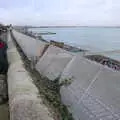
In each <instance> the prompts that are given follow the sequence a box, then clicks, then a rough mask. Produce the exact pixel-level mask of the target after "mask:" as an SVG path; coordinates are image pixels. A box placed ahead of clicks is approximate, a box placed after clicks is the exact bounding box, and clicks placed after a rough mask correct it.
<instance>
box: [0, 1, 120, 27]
mask: <svg viewBox="0 0 120 120" xmlns="http://www.w3.org/2000/svg"><path fill="white" fill-rule="evenodd" d="M0 21H1V22H3V23H12V24H17V25H25V24H27V25H112V26H113V25H119V26H120V0H0Z"/></svg>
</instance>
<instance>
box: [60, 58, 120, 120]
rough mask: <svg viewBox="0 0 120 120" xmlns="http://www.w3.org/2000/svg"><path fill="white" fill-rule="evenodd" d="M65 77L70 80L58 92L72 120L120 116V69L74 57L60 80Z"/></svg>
mask: <svg viewBox="0 0 120 120" xmlns="http://www.w3.org/2000/svg"><path fill="white" fill-rule="evenodd" d="M66 79H67V80H71V83H70V84H68V85H67V84H65V85H63V86H62V87H61V89H60V94H61V98H62V101H63V103H64V104H65V105H67V106H68V109H69V110H70V111H71V112H72V114H73V117H74V118H75V120H79V119H81V120H118V119H120V113H119V110H120V104H119V100H120V97H119V95H120V89H119V87H120V72H116V71H113V70H111V69H109V68H107V67H104V66H102V65H100V64H98V63H95V62H92V61H90V60H87V59H85V58H82V57H80V56H75V57H74V58H73V59H72V60H71V62H70V63H69V64H68V65H67V67H66V68H65V69H64V71H63V74H62V77H61V79H60V83H62V82H63V81H64V80H66ZM63 83H65V82H63Z"/></svg>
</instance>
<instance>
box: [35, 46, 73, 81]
mask: <svg viewBox="0 0 120 120" xmlns="http://www.w3.org/2000/svg"><path fill="white" fill-rule="evenodd" d="M72 57H73V54H72V53H70V52H67V51H65V50H63V49H61V48H58V47H55V46H52V45H51V46H49V47H48V49H47V50H46V52H45V53H44V55H43V56H42V57H41V58H40V59H39V61H38V63H37V64H36V69H37V71H38V72H39V73H40V74H42V75H44V76H46V77H48V79H49V80H56V79H57V78H59V77H60V75H61V73H62V72H63V70H64V68H65V67H66V65H67V64H68V63H69V61H70V60H71V59H72Z"/></svg>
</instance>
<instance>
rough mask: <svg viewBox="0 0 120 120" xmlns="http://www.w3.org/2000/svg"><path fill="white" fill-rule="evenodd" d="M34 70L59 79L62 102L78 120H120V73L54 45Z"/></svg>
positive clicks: (52, 78)
mask: <svg viewBox="0 0 120 120" xmlns="http://www.w3.org/2000/svg"><path fill="white" fill-rule="evenodd" d="M13 33H14V36H15V34H16V31H14V32H13ZM20 34H21V33H20ZM17 36H19V34H17V35H16V41H17V42H18V44H19V39H17V38H19V37H20V36H19V37H17ZM22 37H23V36H22ZM21 39H22V38H21ZM29 40H30V39H29ZM24 42H25V43H27V40H26V39H24V41H23V43H24ZM29 42H30V41H29ZM21 48H22V49H23V48H24V47H23V46H21ZM27 49H28V50H27V51H29V49H30V48H27ZM23 51H24V49H23ZM25 54H26V55H27V53H25ZM34 55H35V54H34ZM34 55H33V56H34ZM12 58H13V57H12ZM12 58H11V59H12ZM15 60H16V59H15ZM35 68H36V70H37V71H38V72H39V73H40V74H42V75H44V76H46V77H48V78H49V80H52V81H54V80H56V79H59V83H60V86H61V87H60V95H61V100H62V102H63V103H64V104H65V105H66V106H67V107H68V109H69V111H70V112H71V113H72V115H73V117H74V119H75V120H120V97H119V96H120V72H118V71H114V70H112V69H110V68H108V67H106V66H103V65H101V64H99V63H96V62H93V61H91V60H88V59H86V58H84V57H81V56H79V55H74V54H72V53H70V52H68V51H65V50H63V49H61V48H58V47H55V46H49V47H48V49H47V50H46V51H45V53H44V54H43V56H42V57H41V58H40V59H39V60H38V62H37V64H36V66H35Z"/></svg>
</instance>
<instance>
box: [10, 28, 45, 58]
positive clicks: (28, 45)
mask: <svg viewBox="0 0 120 120" xmlns="http://www.w3.org/2000/svg"><path fill="white" fill-rule="evenodd" d="M12 33H13V36H14V38H15V39H16V41H17V43H18V44H19V45H20V47H21V49H22V50H23V51H24V53H25V55H26V56H27V57H28V59H29V60H31V59H33V58H35V57H38V58H39V57H40V56H41V55H42V53H43V51H44V48H45V47H46V45H47V43H45V42H42V41H40V40H37V39H34V38H32V37H30V36H27V35H25V34H22V33H20V32H17V31H15V30H13V31H12Z"/></svg>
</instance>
